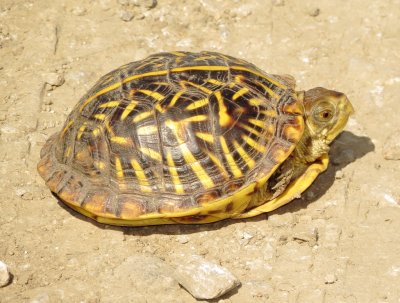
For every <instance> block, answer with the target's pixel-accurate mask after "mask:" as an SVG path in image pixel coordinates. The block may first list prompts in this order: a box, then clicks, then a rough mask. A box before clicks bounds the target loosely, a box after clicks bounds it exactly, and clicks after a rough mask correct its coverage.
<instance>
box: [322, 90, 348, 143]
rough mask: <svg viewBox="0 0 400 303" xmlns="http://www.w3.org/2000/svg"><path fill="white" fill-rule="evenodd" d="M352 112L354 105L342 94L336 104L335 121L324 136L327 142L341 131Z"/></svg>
mask: <svg viewBox="0 0 400 303" xmlns="http://www.w3.org/2000/svg"><path fill="white" fill-rule="evenodd" d="M352 114H354V107H353V105H352V104H351V103H350V101H349V99H347V97H346V96H343V98H342V100H340V101H339V103H338V105H337V115H338V118H337V121H336V123H335V125H334V126H333V128H332V129H331V130H330V131H329V134H328V135H327V137H326V139H327V141H328V142H329V143H330V142H332V141H333V140H334V139H335V138H336V137H337V136H338V135H339V134H340V133H341V132H342V130H343V129H344V127H345V126H346V124H347V121H348V120H349V117H350V115H352Z"/></svg>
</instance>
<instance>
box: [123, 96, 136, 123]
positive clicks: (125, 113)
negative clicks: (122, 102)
mask: <svg viewBox="0 0 400 303" xmlns="http://www.w3.org/2000/svg"><path fill="white" fill-rule="evenodd" d="M137 104H138V102H137V101H135V100H132V101H131V103H129V104H128V105H127V106H126V107H125V109H124V111H123V112H122V114H121V121H122V120H125V119H126V117H128V115H129V114H130V113H131V112H132V111H133V110H134V109H135V107H136V105H137Z"/></svg>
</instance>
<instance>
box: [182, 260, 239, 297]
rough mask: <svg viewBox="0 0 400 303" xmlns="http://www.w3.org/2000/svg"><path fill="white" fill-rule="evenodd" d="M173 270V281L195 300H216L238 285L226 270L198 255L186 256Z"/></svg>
mask: <svg viewBox="0 0 400 303" xmlns="http://www.w3.org/2000/svg"><path fill="white" fill-rule="evenodd" d="M183 260H184V261H182V262H181V263H179V264H178V265H177V267H176V270H175V279H176V280H177V281H178V283H179V284H180V285H182V286H183V287H184V288H185V289H186V290H187V291H188V292H189V293H190V294H191V295H192V296H193V297H195V298H196V299H203V300H204V299H205V300H210V299H216V298H218V297H220V296H222V295H223V294H225V293H227V292H228V291H230V290H232V289H234V288H236V287H238V286H239V285H240V282H239V280H238V279H237V278H236V277H235V276H234V275H233V274H231V273H230V272H229V271H228V270H227V269H226V268H224V267H222V266H219V265H217V264H215V263H212V262H209V261H207V260H205V259H204V258H203V257H200V256H198V255H192V256H186V257H185V258H183Z"/></svg>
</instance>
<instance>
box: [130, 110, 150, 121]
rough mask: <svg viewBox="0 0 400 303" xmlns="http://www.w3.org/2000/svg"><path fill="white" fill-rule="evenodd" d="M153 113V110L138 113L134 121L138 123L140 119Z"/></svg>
mask: <svg viewBox="0 0 400 303" xmlns="http://www.w3.org/2000/svg"><path fill="white" fill-rule="evenodd" d="M153 114H154V112H153V111H148V112H143V113H140V114H138V115H136V116H135V117H134V118H133V119H132V121H133V122H135V123H137V122H140V121H142V120H144V119H146V118H148V117H150V116H151V115H153Z"/></svg>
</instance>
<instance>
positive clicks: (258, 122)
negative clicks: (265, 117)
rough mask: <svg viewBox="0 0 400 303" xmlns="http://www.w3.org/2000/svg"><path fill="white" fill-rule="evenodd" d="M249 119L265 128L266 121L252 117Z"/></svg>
mask: <svg viewBox="0 0 400 303" xmlns="http://www.w3.org/2000/svg"><path fill="white" fill-rule="evenodd" d="M247 121H249V122H250V123H251V124H254V125H256V126H258V127H261V128H262V129H265V122H264V121H262V120H258V119H252V118H250V119H249V120H247Z"/></svg>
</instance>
